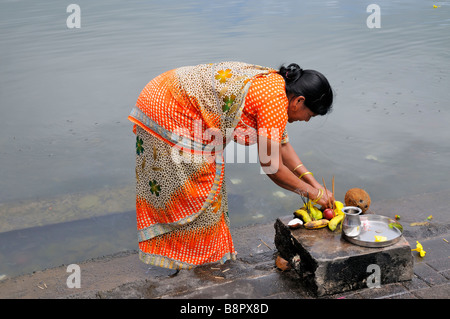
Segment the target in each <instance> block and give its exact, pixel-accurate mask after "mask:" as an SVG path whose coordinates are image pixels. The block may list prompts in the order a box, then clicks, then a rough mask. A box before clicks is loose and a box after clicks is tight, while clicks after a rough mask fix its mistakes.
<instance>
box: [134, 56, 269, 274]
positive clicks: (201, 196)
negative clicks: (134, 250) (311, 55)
mask: <svg viewBox="0 0 450 319" xmlns="http://www.w3.org/2000/svg"><path fill="white" fill-rule="evenodd" d="M271 72H274V70H272V69H268V68H263V67H259V66H252V65H248V64H245V63H236V62H225V63H220V64H209V65H200V66H195V67H183V68H179V69H176V70H172V71H169V72H166V73H164V74H162V75H160V76H158V77H157V78H155V79H154V80H152V81H151V82H150V83H149V84H147V86H146V87H145V88H144V90H143V91H142V92H141V95H140V97H139V99H138V102H137V103H136V107H135V108H134V109H133V110H132V112H131V114H130V116H129V119H130V120H131V121H132V122H133V123H135V124H136V125H135V127H134V129H135V133H136V213H137V229H138V240H139V254H140V258H141V260H142V261H143V262H145V263H148V264H152V265H157V266H161V267H165V268H177V269H181V268H188V269H190V268H192V267H194V266H196V265H200V264H204V263H209V262H217V261H220V262H224V261H225V260H227V259H234V258H235V255H236V252H235V250H234V246H233V242H232V238H231V234H230V230H229V218H228V205H227V194H226V186H225V181H224V163H223V154H221V153H219V154H217V153H214V150H216V148H215V147H214V145H215V146H218V145H219V144H220V143H222V144H223V145H220V146H221V148H220V149H224V147H225V145H226V143H227V142H228V141H229V140H230V133H232V132H233V129H234V128H235V127H236V125H237V124H238V122H239V119H240V115H241V113H242V109H243V107H244V101H245V96H246V93H247V91H248V88H249V86H250V81H251V79H252V78H253V77H255V76H259V75H261V76H263V75H264V74H269V73H271ZM199 123H200V124H199ZM194 124H196V125H194ZM199 125H200V127H199ZM207 130H210V131H212V132H215V133H219V134H216V135H215V137H216V140H215V142H214V143H211V140H210V139H209V136H208V134H203V133H204V132H205V131H207ZM182 131H185V132H186V131H187V132H188V134H180V132H182ZM198 131H200V132H199V134H195V133H198ZM189 133H191V134H189ZM217 136H219V137H222V138H219V139H217ZM211 146H213V147H211Z"/></svg>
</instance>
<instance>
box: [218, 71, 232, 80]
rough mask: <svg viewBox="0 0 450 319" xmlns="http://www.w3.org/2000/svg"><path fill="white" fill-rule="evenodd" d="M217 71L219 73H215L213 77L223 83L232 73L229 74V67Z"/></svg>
mask: <svg viewBox="0 0 450 319" xmlns="http://www.w3.org/2000/svg"><path fill="white" fill-rule="evenodd" d="M217 73H219V74H216V77H215V78H216V80H220V83H225V82H226V81H227V79H229V78H231V76H232V75H233V74H231V70H230V69H226V70H225V71H224V70H220V71H217Z"/></svg>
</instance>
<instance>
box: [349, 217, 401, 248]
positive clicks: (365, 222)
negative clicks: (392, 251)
mask: <svg viewBox="0 0 450 319" xmlns="http://www.w3.org/2000/svg"><path fill="white" fill-rule="evenodd" d="M360 219H361V233H360V234H359V235H358V236H356V237H348V236H346V235H345V234H344V232H342V237H343V238H344V239H346V240H347V241H349V242H351V243H352V244H355V245H358V246H363V247H374V248H378V247H386V246H390V245H393V244H395V243H396V242H398V241H399V240H400V238H401V237H402V231H401V230H400V229H398V228H396V227H392V228H391V227H389V224H390V223H393V222H395V221H394V220H393V219H391V218H389V217H386V216H381V215H361V216H360ZM375 236H384V237H386V240H385V241H380V242H377V241H375Z"/></svg>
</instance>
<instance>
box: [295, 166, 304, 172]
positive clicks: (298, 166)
mask: <svg viewBox="0 0 450 319" xmlns="http://www.w3.org/2000/svg"><path fill="white" fill-rule="evenodd" d="M302 166H303V164H300V165H298V166H297V167H296V168H294V169H293V170H292V172H295V171H296V170H297V168H299V167H302Z"/></svg>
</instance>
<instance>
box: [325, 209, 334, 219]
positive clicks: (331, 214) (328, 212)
mask: <svg viewBox="0 0 450 319" xmlns="http://www.w3.org/2000/svg"><path fill="white" fill-rule="evenodd" d="M334 215H335V214H334V210H332V209H331V208H327V209H325V210H324V211H323V218H325V219H328V220H331V219H332V218H333V217H334Z"/></svg>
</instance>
